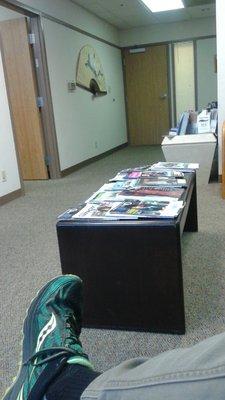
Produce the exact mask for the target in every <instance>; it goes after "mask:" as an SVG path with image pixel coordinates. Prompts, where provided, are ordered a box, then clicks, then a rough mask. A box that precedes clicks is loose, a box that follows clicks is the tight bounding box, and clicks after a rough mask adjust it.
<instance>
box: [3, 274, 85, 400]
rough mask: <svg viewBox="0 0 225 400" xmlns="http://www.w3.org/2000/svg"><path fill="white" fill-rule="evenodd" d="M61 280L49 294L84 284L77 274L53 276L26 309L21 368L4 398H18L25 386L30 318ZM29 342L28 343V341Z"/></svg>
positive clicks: (28, 354) (9, 399) (7, 399)
mask: <svg viewBox="0 0 225 400" xmlns="http://www.w3.org/2000/svg"><path fill="white" fill-rule="evenodd" d="M60 278H61V280H60ZM57 280H59V284H58V285H57V286H55V287H54V290H52V292H49V296H50V295H52V294H54V293H55V292H56V291H57V290H58V289H59V288H60V286H65V285H66V284H69V283H73V282H75V281H76V282H77V283H78V282H79V283H80V284H82V280H81V279H80V278H79V277H78V276H76V275H62V276H58V277H56V278H53V279H52V280H50V281H49V282H48V283H46V285H45V286H43V287H42V288H41V289H40V290H39V291H38V292H37V294H36V296H35V297H34V298H33V299H32V300H31V303H30V306H29V307H28V308H27V310H26V317H25V319H24V323H23V329H22V354H21V356H22V357H21V361H20V363H19V369H18V373H17V375H16V377H15V378H14V379H13V383H12V385H11V386H10V387H9V388H8V389H6V392H5V394H4V396H3V398H2V400H17V397H18V394H19V392H20V390H21V388H22V386H23V383H24V380H25V378H26V373H27V366H25V365H23V363H24V362H26V361H27V359H28V358H29V356H30V338H31V333H30V329H31V323H30V320H31V319H32V320H33V318H34V315H35V311H36V309H37V308H38V306H39V305H40V303H41V302H42V300H43V298H44V296H45V294H46V293H47V292H48V289H49V287H50V286H51V285H52V284H53V283H54V282H56V281H57ZM25 337H27V338H28V340H27V341H26V346H25V342H24V339H25ZM27 342H28V343H27ZM21 400H23V399H21Z"/></svg>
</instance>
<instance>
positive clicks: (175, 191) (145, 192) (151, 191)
mask: <svg viewBox="0 0 225 400" xmlns="http://www.w3.org/2000/svg"><path fill="white" fill-rule="evenodd" d="M183 193H184V189H181V188H173V187H161V186H159V187H154V186H139V187H137V188H134V189H124V190H122V191H121V192H119V194H118V195H119V196H123V197H128V196H129V197H130V196H131V197H145V196H150V197H151V196H159V197H161V196H163V197H164V196H166V197H170V198H171V197H172V198H176V199H179V198H180V197H181V196H182V194H183Z"/></svg>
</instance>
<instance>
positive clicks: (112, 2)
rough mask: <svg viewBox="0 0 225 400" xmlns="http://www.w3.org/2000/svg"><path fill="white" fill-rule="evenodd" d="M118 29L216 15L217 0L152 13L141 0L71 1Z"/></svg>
mask: <svg viewBox="0 0 225 400" xmlns="http://www.w3.org/2000/svg"><path fill="white" fill-rule="evenodd" d="M71 1H72V2H73V3H75V4H78V5H80V6H82V7H83V8H85V9H86V10H88V11H90V12H92V13H93V14H95V15H97V16H98V17H100V18H102V19H103V20H105V21H107V22H109V23H110V24H112V25H114V26H115V27H117V28H118V29H129V28H136V27H141V26H146V25H151V24H158V23H169V22H177V21H185V20H190V19H193V18H204V17H210V16H214V15H215V0H184V2H185V6H186V7H185V8H183V9H180V10H174V11H165V12H160V13H152V12H151V11H150V10H148V9H147V8H146V7H145V6H144V4H143V3H142V2H141V1H140V0H71Z"/></svg>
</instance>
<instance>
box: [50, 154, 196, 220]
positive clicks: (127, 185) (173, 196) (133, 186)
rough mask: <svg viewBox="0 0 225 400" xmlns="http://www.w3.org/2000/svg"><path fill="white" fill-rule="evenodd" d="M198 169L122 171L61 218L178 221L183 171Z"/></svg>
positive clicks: (172, 166)
mask: <svg viewBox="0 0 225 400" xmlns="http://www.w3.org/2000/svg"><path fill="white" fill-rule="evenodd" d="M197 168H198V165H197V164H187V163H163V162H160V163H157V164H154V165H146V166H144V167H135V168H128V169H125V170H122V171H120V172H119V173H118V174H117V175H116V176H115V177H114V178H112V179H111V180H110V181H109V183H106V184H104V185H103V186H102V187H101V188H100V189H99V190H98V191H97V192H95V193H94V194H93V195H92V196H91V197H89V199H87V200H86V201H85V203H84V204H83V205H81V206H79V207H78V208H71V209H69V210H67V211H66V212H65V213H63V214H62V215H60V216H59V217H58V219H59V220H71V221H73V220H84V219H91V220H93V219H97V220H99V219H103V220H123V219H132V220H133V219H151V218H152V219H155V218H176V217H177V216H178V215H179V213H180V212H181V210H182V209H183V207H184V201H183V200H182V198H183V195H184V192H185V188H186V187H187V180H186V175H187V174H184V172H191V171H193V170H194V169H197Z"/></svg>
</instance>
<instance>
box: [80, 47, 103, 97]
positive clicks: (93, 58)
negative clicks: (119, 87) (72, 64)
mask: <svg viewBox="0 0 225 400" xmlns="http://www.w3.org/2000/svg"><path fill="white" fill-rule="evenodd" d="M77 85H78V86H81V87H83V88H84V89H86V90H89V91H90V92H91V93H93V94H94V95H97V94H107V90H106V83H105V75H104V71H103V68H102V64H101V61H100V58H99V56H98V54H97V53H96V51H95V49H94V48H93V47H92V46H89V45H86V46H84V47H82V49H81V51H80V54H79V58H78V64H77Z"/></svg>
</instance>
